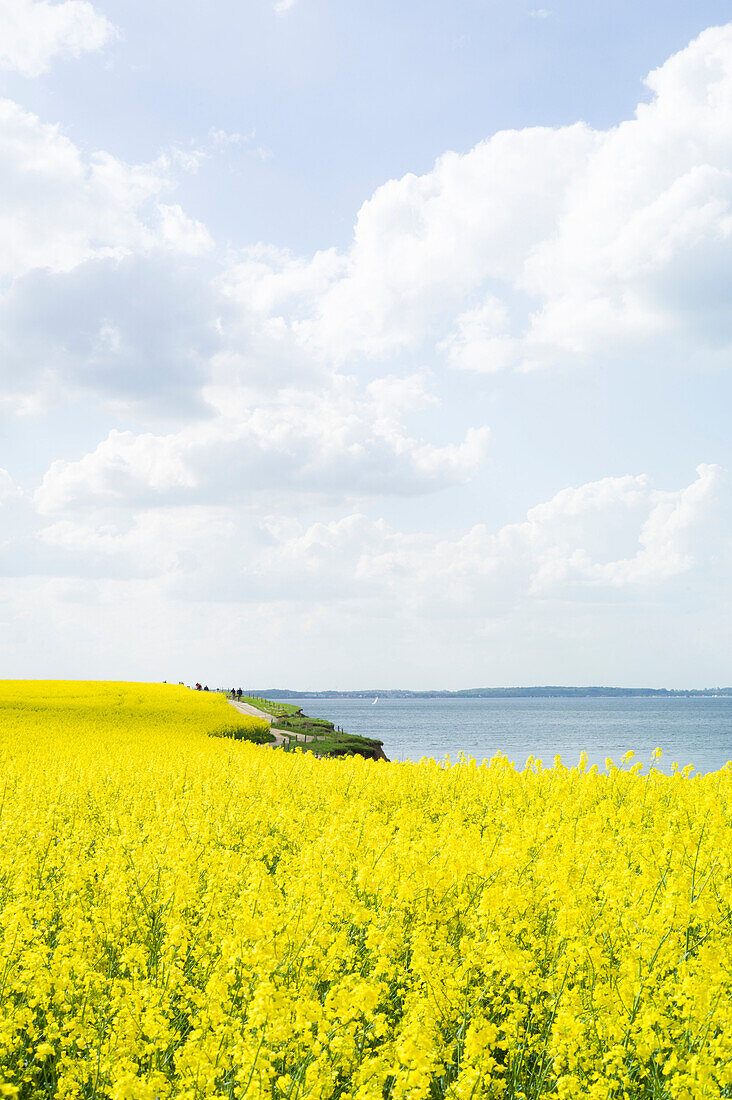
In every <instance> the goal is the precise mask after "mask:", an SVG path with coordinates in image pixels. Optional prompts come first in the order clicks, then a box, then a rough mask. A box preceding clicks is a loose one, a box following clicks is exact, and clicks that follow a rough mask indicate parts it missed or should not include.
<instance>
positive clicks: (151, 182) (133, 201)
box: [0, 99, 208, 288]
mask: <svg viewBox="0 0 732 1100" xmlns="http://www.w3.org/2000/svg"><path fill="white" fill-rule="evenodd" d="M0 179H1V180H2V185H1V187H2V190H1V193H2V205H1V206H0V288H1V287H2V284H3V282H5V283H7V282H8V281H9V280H10V279H13V278H18V277H19V276H21V275H23V274H25V273H27V272H28V271H31V270H34V269H38V268H44V269H49V270H51V271H70V270H72V269H73V268H74V267H77V266H78V265H79V264H81V263H83V262H84V261H86V260H89V259H99V258H102V257H110V256H111V257H121V256H124V255H127V254H129V253H130V252H132V251H146V250H148V249H150V248H155V247H160V246H161V245H163V246H168V247H170V248H172V249H175V250H182V251H184V252H186V253H190V252H193V253H198V252H200V251H201V250H202V249H203V250H205V248H206V247H207V246H208V236H207V234H206V232H205V230H204V229H203V227H202V226H200V225H198V223H195V222H193V221H191V220H190V219H187V218H186V217H185V215H184V214H183V212H182V211H181V210H180V207H177V206H175V205H172V206H171V205H166V204H165V203H163V202H162V199H163V198H164V197H165V196H166V195H167V194H168V193H169V192H170V190H171V188H172V187H173V180H172V179H171V177H170V175H169V172H168V171H167V165H166V162H165V160H161V161H158V162H155V163H152V164H144V165H129V164H125V163H124V162H123V161H120V160H119V159H117V158H116V157H113V156H111V155H110V154H108V153H94V154H93V155H92V156H91V157H88V158H87V157H84V156H83V155H82V153H81V152H80V150H79V149H78V148H77V147H76V146H75V145H74V144H73V142H71V141H70V140H69V139H68V138H67V137H65V135H64V134H62V133H61V131H60V129H59V127H58V126H51V125H48V124H47V123H43V122H41V121H40V119H39V118H38V117H37V116H36V115H34V114H32V113H30V112H29V111H25V110H23V109H22V108H21V107H19V106H18V104H17V103H14V102H12V101H11V100H7V99H5V100H0Z"/></svg>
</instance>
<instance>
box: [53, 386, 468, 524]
mask: <svg viewBox="0 0 732 1100" xmlns="http://www.w3.org/2000/svg"><path fill="white" fill-rule="evenodd" d="M421 394H422V390H421V385H420V383H419V380H417V379H412V380H411V382H410V381H407V382H404V381H403V380H401V381H400V380H394V381H391V382H390V381H389V380H381V381H380V382H377V383H376V384H375V385H373V386H372V387H369V388H367V389H366V391H365V392H361V393H359V391H358V390H357V389H356V387H355V385H354V383H353V382H352V381H350V380H348V379H341V380H336V381H335V382H334V383H333V384H332V385H331V386H330V387H329V388H328V389H327V390H326V391H324V392H321V393H320V394H318V393H315V392H312V391H309V390H305V391H302V390H300V391H298V390H295V389H283V390H281V391H279V392H276V393H274V394H272V395H270V396H269V397H267V396H265V395H264V394H262V393H261V392H260V393H259V394H256V393H254V392H251V391H247V390H244V389H240V390H239V391H238V392H237V391H236V390H231V389H228V390H227V391H226V392H225V394H221V395H220V396H218V397H217V394H215V393H212V394H211V395H210V400H211V401H212V402H216V400H217V399H218V400H220V401H221V406H220V407H219V408H218V410H217V414H216V415H215V416H214V417H212V418H208V419H203V420H201V421H199V422H194V423H192V424H190V425H188V426H186V427H185V428H183V429H181V430H180V431H179V432H174V433H171V434H168V435H155V434H153V433H145V434H142V435H136V434H134V433H133V432H120V431H112V432H111V433H110V434H109V436H108V437H107V439H106V440H104V441H103V442H102V443H100V444H99V446H98V447H97V448H96V449H95V450H94V451H93V452H91V453H90V454H87V455H85V456H84V457H83V458H81V459H79V460H78V461H76V462H68V461H57V462H54V463H53V464H52V466H51V467H50V468H49V470H48V471H47V473H46V474H45V476H44V478H43V482H42V484H41V486H40V487H39V489H38V490H37V492H36V501H37V504H38V507H39V509H40V510H41V511H42V512H44V513H49V512H54V511H58V510H61V509H64V508H69V507H72V506H76V505H79V504H80V505H82V506H83V505H90V504H99V503H102V504H104V503H122V504H130V503H132V504H134V503H136V502H138V503H139V502H145V501H147V502H154V501H158V502H161V501H168V500H173V501H194V500H195V501H198V500H201V501H224V500H227V499H228V500H231V501H242V500H244V501H256V500H257V499H258V498H261V497H262V495H265V496H266V495H268V494H271V493H273V492H275V491H279V492H284V491H287V492H289V493H304V494H307V493H337V494H339V495H345V496H358V495H363V494H369V495H373V494H379V493H420V492H428V491H431V490H434V489H437V488H442V487H444V486H446V485H450V484H455V483H459V482H461V481H464V480H466V479H467V478H468V477H469V476H470V475H471V474H472V473H473V472H474V471H475V469H476V468H477V467H478V466H479V465H480V463H481V462H482V461H483V460H484V458H485V455H486V451H487V447H488V439H489V433H488V430H487V429H486V428H474V429H471V430H470V431H468V432H467V434H466V436H465V438H464V439H463V441H462V442H460V443H457V444H455V443H453V444H446V445H442V446H436V445H434V444H430V443H427V442H425V441H424V440H421V439H418V438H415V437H413V436H411V435H410V434H409V433H408V432H407V431H406V430H405V428H404V425H403V423H402V420H401V416H400V412H401V409H402V408H403V406H404V403H405V401H408V402H410V403H412V402H413V401H414V400H415V398H420V397H421Z"/></svg>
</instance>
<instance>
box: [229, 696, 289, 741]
mask: <svg viewBox="0 0 732 1100" xmlns="http://www.w3.org/2000/svg"><path fill="white" fill-rule="evenodd" d="M226 701H227V703H228V704H229V706H232V707H234V709H235V710H238V711H239V712H240V713H241V714H248V715H250V717H252V718H263V719H264V721H265V722H266V723H267V725H268V726H269V727H270V729H269V732H270V733H271V734H272V736H273V737H274V741H273V742H270V744H269V745H268V746H266V747H267V748H277V746H281V745H289V743H290V739H291V738H294V739H295V740H296V741H305V740H307V738H306V737H305V735H304V734H302V733H291V734H290V735H289V736H288V737H284V736H283V735H282V734H281V733H278V731H277V730H276V729H272V715H271V714H265V712H264V711H263V710H259V709H258V707H253V706H252V705H251V703H237V702H235V701H234V700H233V699H227V700H226Z"/></svg>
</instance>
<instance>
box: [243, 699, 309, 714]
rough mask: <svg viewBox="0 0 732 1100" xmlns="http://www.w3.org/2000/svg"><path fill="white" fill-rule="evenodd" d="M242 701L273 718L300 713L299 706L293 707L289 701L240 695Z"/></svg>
mask: <svg viewBox="0 0 732 1100" xmlns="http://www.w3.org/2000/svg"><path fill="white" fill-rule="evenodd" d="M241 702H242V703H249V705H250V706H252V707H257V709H258V710H263V711H264V713H265V714H271V715H272V717H273V718H284V717H289V716H295V715H297V714H300V712H301V709H302V708H301V707H293V705H292V704H291V703H279V702H278V703H275V702H273V700H272V699H260V698H259V697H258V696H256V695H242V697H241Z"/></svg>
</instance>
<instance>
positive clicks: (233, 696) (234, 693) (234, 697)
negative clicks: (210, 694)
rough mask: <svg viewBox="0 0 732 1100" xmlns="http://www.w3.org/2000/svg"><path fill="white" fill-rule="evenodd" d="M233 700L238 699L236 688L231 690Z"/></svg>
mask: <svg viewBox="0 0 732 1100" xmlns="http://www.w3.org/2000/svg"><path fill="white" fill-rule="evenodd" d="M231 698H232V699H236V688H232V689H231Z"/></svg>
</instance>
